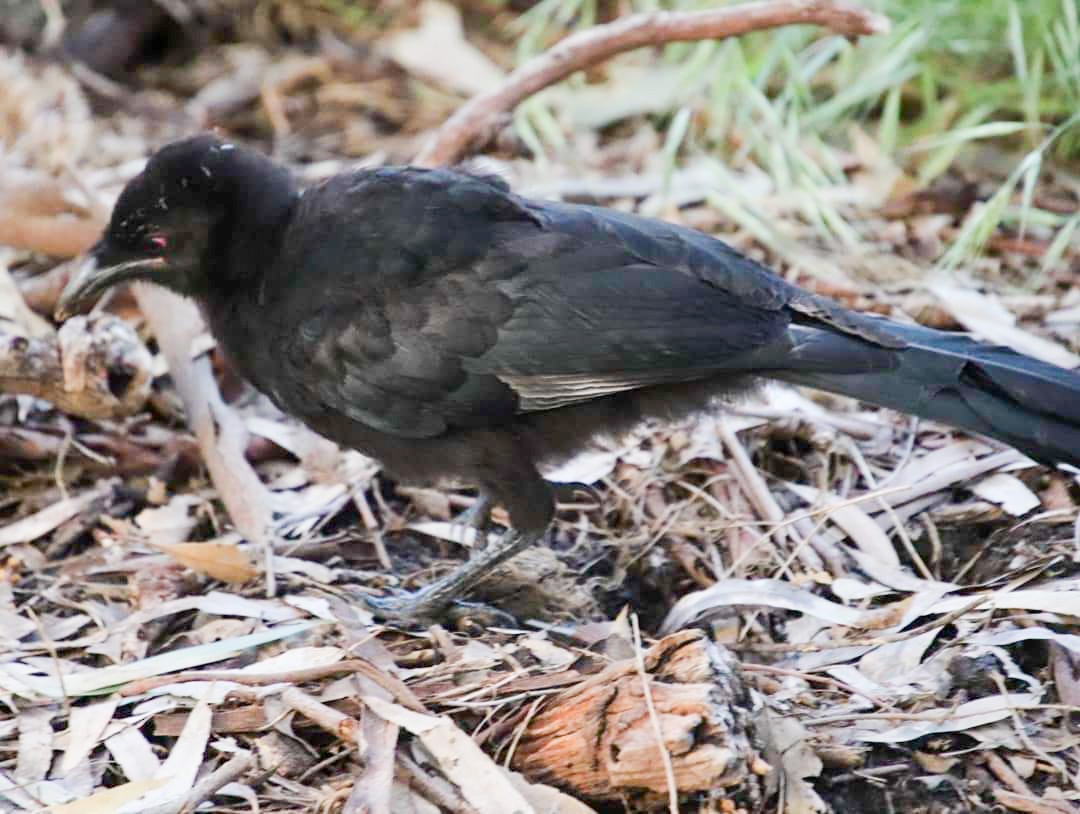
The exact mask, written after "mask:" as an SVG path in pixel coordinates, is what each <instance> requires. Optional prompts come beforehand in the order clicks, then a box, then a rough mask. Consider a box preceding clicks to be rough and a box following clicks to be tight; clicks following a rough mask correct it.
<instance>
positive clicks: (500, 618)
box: [361, 590, 517, 630]
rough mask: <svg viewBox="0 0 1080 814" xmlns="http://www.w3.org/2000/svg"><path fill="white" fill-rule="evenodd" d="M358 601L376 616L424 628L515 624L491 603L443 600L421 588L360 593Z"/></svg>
mask: <svg viewBox="0 0 1080 814" xmlns="http://www.w3.org/2000/svg"><path fill="white" fill-rule="evenodd" d="M361 601H362V602H363V604H364V605H365V606H366V607H367V609H368V610H369V611H370V612H371V614H372V615H373V616H374V617H375V618H376V619H380V620H382V621H384V622H388V623H390V624H392V625H400V626H402V627H427V626H428V625H432V624H435V623H438V622H450V623H451V624H452V625H453V627H454V628H456V629H459V630H464V629H469V628H473V627H476V626H480V627H516V626H517V620H516V619H515V618H514V617H513V616H511V615H510V614H509V613H506V612H505V611H501V610H499V609H498V608H495V607H492V606H491V605H486V604H484V603H482V602H466V601H464V600H461V599H455V600H452V601H450V602H445V601H443V600H441V599H438V598H437V597H433V596H425V591H424V590H419V591H416V592H415V593H406V592H401V593H397V594H391V595H389V596H381V597H373V596H364V597H363V598H362V600H361Z"/></svg>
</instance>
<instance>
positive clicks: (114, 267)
mask: <svg viewBox="0 0 1080 814" xmlns="http://www.w3.org/2000/svg"><path fill="white" fill-rule="evenodd" d="M295 196H296V190H295V186H294V182H293V179H292V177H291V175H290V174H289V172H288V171H287V170H285V169H283V168H281V167H279V166H278V165H276V164H274V163H273V162H272V161H270V159H268V158H266V157H265V156H263V155H261V154H260V153H257V152H255V151H253V150H248V149H245V148H243V147H239V146H236V145H233V144H230V143H228V142H225V141H222V140H221V139H219V138H217V137H216V136H213V135H200V136H194V137H192V138H187V139H184V140H182V141H177V142H174V143H172V144H169V145H167V146H166V147H163V148H162V149H161V150H159V151H158V152H157V153H155V154H154V155H153V156H152V157H151V158H150V160H149V162H147V165H146V168H145V169H144V170H143V171H142V172H141V173H140V174H139V175H138V176H136V177H135V178H133V179H132V180H131V181H130V182H128V185H127V186H126V187H125V188H124V191H123V192H122V193H121V194H120V197H119V199H118V200H117V202H116V206H115V208H114V209H113V213H112V217H111V218H110V220H109V225H108V227H107V228H106V230H105V233H104V235H102V237H101V239H100V240H99V241H98V242H97V243H96V244H95V245H94V246H93V248H91V249H90V251H89V252H88V254H87V257H86V259H85V261H84V262H83V263H81V264H80V265H79V267H78V268H77V270H76V272H75V274H74V275H73V276H72V279H71V281H70V282H69V283H68V285H67V287H66V288H65V289H64V292H63V293H62V294H61V296H60V300H59V302H58V303H57V308H56V315H57V317H58V318H61V319H62V318H64V317H66V316H68V315H70V314H71V313H72V312H73V311H74V310H75V309H76V308H77V307H78V306H79V305H81V304H82V303H84V302H86V301H88V300H90V299H91V298H93V297H95V296H97V295H98V294H100V293H101V292H102V291H104V290H105V289H107V288H109V287H111V286H114V285H116V284H117V283H121V282H125V281H129V280H144V281H147V282H151V283H156V284H158V285H162V286H165V287H166V288H169V289H172V290H173V291H176V292H177V293H179V294H184V295H186V296H196V297H197V296H199V295H201V294H204V293H205V292H206V291H207V290H208V289H209V288H210V285H211V283H212V279H211V276H210V275H214V277H222V278H224V277H227V276H228V275H229V274H230V273H232V271H231V269H230V265H231V264H234V263H233V261H234V259H235V257H236V256H239V255H240V253H239V252H237V251H236V250H237V249H238V248H240V247H241V245H242V244H248V243H250V244H252V245H255V244H257V243H258V241H259V238H263V237H265V234H263V233H265V232H268V231H270V230H271V229H272V227H273V226H275V225H277V224H276V222H275V223H271V222H272V221H275V219H277V220H280V218H281V213H282V212H283V211H286V210H287V209H288V208H289V207H291V205H292V202H293V200H294V198H295Z"/></svg>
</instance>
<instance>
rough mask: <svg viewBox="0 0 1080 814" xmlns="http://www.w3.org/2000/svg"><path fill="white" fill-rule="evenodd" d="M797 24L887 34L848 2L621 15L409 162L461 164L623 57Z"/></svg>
mask: <svg viewBox="0 0 1080 814" xmlns="http://www.w3.org/2000/svg"><path fill="white" fill-rule="evenodd" d="M797 24H812V25H819V26H822V27H824V28H828V29H830V30H832V31H834V32H835V33H837V34H843V35H845V36H849V37H855V36H860V35H868V34H883V33H885V32H887V31H888V30H889V21H888V19H887V18H885V17H882V16H881V15H879V14H875V13H873V12H871V11H869V10H867V9H864V8H862V7H860V6H857V5H855V4H853V3H849V2H846V0H767V1H766V2H757V3H744V4H742V5H737V6H726V7H724V8H719V9H709V10H707V11H664V12H653V13H649V14H637V15H634V16H632V17H626V18H623V19H621V20H616V21H614V22H612V23H608V24H606V25H599V26H596V27H595V28H590V29H588V30H586V31H582V32H579V33H577V34H573V35H571V36H569V37H567V38H566V39H565V40H563V41H562V42H560V43H559V44H558V45H556V46H555V47H554V48H552V49H551V50H549V51H546V52H545V53H543V54H541V55H540V56H537V57H536V58H534V59H532V60H530V61H529V62H527V63H526V64H524V65H522V66H521V67H520V68H518V69H517V70H516V71H514V72H513V73H512V74H510V76H509V77H507V79H506V83H505V84H504V85H503V86H502V87H500V88H498V89H497V90H495V91H493V92H491V93H485V94H481V95H479V96H475V97H473V98H472V99H471V100H469V101H468V102H466V103H465V104H464V105H462V106H461V107H460V108H459V109H458V110H457V112H456V113H454V115H453V116H451V117H450V118H449V119H447V120H446V122H445V123H444V124H443V125H442V127H440V128H439V130H438V132H437V133H436V134H435V138H434V139H433V141H431V142H430V143H429V144H427V145H426V146H425V147H424V149H423V150H421V151H420V154H419V155H418V156H417V157H416V161H415V162H414V163H415V164H417V165H418V166H424V167H434V166H439V165H441V164H452V163H454V162H456V161H460V160H461V159H462V158H463V157H465V155H466V154H468V153H469V152H471V151H475V150H477V149H479V148H480V147H482V146H483V144H484V143H485V142H486V141H487V140H488V139H489V138H490V137H491V135H492V131H493V130H494V128H495V126H496V123H497V121H498V119H499V117H500V116H501V115H502V114H504V113H506V112H508V111H510V110H513V109H514V108H515V107H517V106H518V105H519V104H520V103H521V102H523V101H524V100H525V99H527V98H529V97H530V96H532V95H533V94H535V93H537V92H538V91H541V90H543V89H544V88H546V87H548V86H550V85H553V84H555V83H556V82H559V81H560V80H563V79H565V78H566V77H568V76H570V75H571V74H574V73H576V72H578V71H580V70H583V69H585V68H588V67H590V66H592V65H595V64H597V63H598V62H603V61H604V60H606V59H609V58H610V57H613V56H615V55H616V54H619V53H622V52H623V51H630V50H633V49H635V48H641V47H643V46H646V45H661V44H663V43H667V42H684V41H687V40H713V39H723V38H725V37H732V36H736V35H739V34H746V33H749V32H751V31H761V30H763V29H767V28H776V27H778V26H783V25H797Z"/></svg>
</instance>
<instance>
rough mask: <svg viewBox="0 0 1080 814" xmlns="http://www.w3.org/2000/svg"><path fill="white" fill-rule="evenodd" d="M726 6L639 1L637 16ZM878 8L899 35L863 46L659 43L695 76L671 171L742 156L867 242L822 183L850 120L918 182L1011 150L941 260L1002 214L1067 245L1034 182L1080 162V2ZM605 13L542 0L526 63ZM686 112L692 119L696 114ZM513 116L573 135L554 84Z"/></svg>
mask: <svg viewBox="0 0 1080 814" xmlns="http://www.w3.org/2000/svg"><path fill="white" fill-rule="evenodd" d="M715 5H716V3H701V2H699V3H694V2H688V1H684V0H674V1H672V0H668V2H657V1H656V0H635V2H634V3H633V6H634V8H635V9H636V10H639V11H645V10H650V9H653V8H679V9H692V8H698V7H706V6H715ZM867 5H868V6H869V7H872V8H874V9H876V10H878V11H880V12H882V13H884V14H886V15H887V16H888V17H889V18H890V19H891V20H892V21H893V29H892V31H891V32H890V33H889V34H887V35H884V36H878V37H867V38H863V39H861V40H859V41H857V42H854V43H852V42H849V41H848V40H846V39H844V38H842V37H837V36H829V35H828V34H823V33H822V31H821V30H819V29H815V28H812V27H809V26H800V27H790V28H784V29H778V30H774V31H769V32H761V33H758V34H753V35H750V36H747V37H743V38H739V39H737V40H727V41H724V42H720V43H713V42H708V43H677V44H672V45H669V46H667V47H665V48H664V49H662V53H661V54H660V55H659V56H658V57H657V58H658V59H659V60H661V61H662V62H665V63H668V64H670V65H674V66H677V67H678V69H679V70H680V72H681V73H680V77H681V83H682V85H683V92H682V93H681V95H680V98H679V99H678V100H677V104H675V105H673V108H672V110H671V111H670V114H668V115H667V116H660V117H657V119H656V123H657V126H659V127H662V128H666V129H667V132H666V138H665V142H664V143H665V147H664V157H665V160H666V166H667V168H668V171H669V172H670V169H671V167H673V166H674V163H675V162H676V161H677V160H678V157H679V156H680V155H685V154H687V153H696V154H699V155H701V154H704V155H708V156H712V157H715V158H717V159H719V160H720V161H723V162H724V163H726V164H728V165H730V166H733V167H738V166H740V165H741V164H742V163H744V162H752V163H754V164H756V165H757V166H758V167H760V168H761V169H763V170H765V171H766V172H768V173H769V174H770V176H771V177H772V178H773V180H774V183H775V185H776V187H777V188H778V190H780V191H791V192H793V193H797V194H798V195H799V200H800V201H802V209H803V215H804V217H805V218H806V219H807V220H808V221H809V222H811V223H813V224H814V225H815V226H816V227H817V229H818V231H819V232H820V233H821V235H822V236H823V237H825V238H828V239H831V240H838V241H840V242H848V241H850V240H852V239H854V237H855V235H854V232H853V229H852V227H851V225H850V224H848V223H847V222H846V221H845V219H844V217H843V216H842V215H841V213H840V212H838V211H836V209H835V208H834V207H832V206H830V205H829V204H828V203H826V202H825V200H824V196H822V195H821V194H820V191H821V190H822V189H824V188H825V187H827V186H829V185H830V184H836V183H840V182H842V180H843V179H842V173H841V171H840V169H839V168H838V167H837V166H835V161H834V160H833V156H834V155H835V150H833V149H830V148H832V147H837V146H844V145H845V144H846V140H847V138H848V135H849V132H850V129H851V127H852V126H853V125H858V126H859V127H861V128H862V129H863V130H864V131H866V132H867V133H869V134H870V135H871V136H872V137H873V138H874V139H875V140H876V141H877V144H878V147H879V148H880V149H881V150H882V152H884V153H885V154H886V155H889V156H892V157H893V159H894V160H895V162H896V163H897V164H898V165H899V166H901V167H902V168H903V169H904V170H905V171H906V172H908V173H909V174H910V175H911V176H912V177H913V178H914V179H915V180H916V181H917V182H918V183H919V184H920V185H927V184H930V183H932V182H933V181H934V180H935V179H937V178H939V177H940V176H942V175H943V174H946V173H948V172H950V171H952V170H953V169H954V168H955V167H956V166H957V162H958V161H959V160H960V159H961V158H962V156H963V155H964V153H965V151H966V150H969V149H971V148H972V147H974V146H975V145H976V144H979V145H987V144H989V145H993V146H995V147H997V148H999V149H1000V150H1002V151H1005V152H1007V153H1009V154H1014V155H1015V161H1014V166H1015V169H1014V170H1013V172H1012V173H1010V174H1009V175H1008V176H1007V177H1004V178H999V179H998V180H999V181H1000V183H1001V186H1000V188H999V190H998V194H996V195H994V196H993V197H992V198H991V199H990V200H989V201H987V202H985V203H984V204H983V205H982V206H981V207H979V209H978V211H977V212H976V213H974V214H973V216H972V217H970V218H969V219H968V220H967V222H966V223H965V225H964V228H963V230H962V232H961V234H960V236H959V239H958V240H957V241H956V243H955V244H954V245H953V247H952V249H951V250H950V252H949V254H948V255H947V256H946V257H945V258H944V265H945V266H946V267H950V268H951V267H954V266H956V265H958V264H959V263H961V262H963V261H965V260H967V259H969V258H971V257H973V256H975V255H977V254H978V253H979V252H980V251H981V249H982V247H983V246H984V244H985V242H986V239H987V237H988V236H989V235H990V234H991V233H992V232H993V230H994V229H995V228H997V226H998V225H999V224H1000V223H1002V222H1003V221H1006V222H1008V221H1014V222H1016V223H1018V224H1019V225H1020V226H1021V227H1026V226H1027V225H1029V224H1038V225H1039V227H1040V228H1043V229H1044V230H1049V231H1050V232H1052V233H1053V234H1051V237H1052V238H1061V231H1060V230H1063V229H1067V228H1068V229H1069V231H1068V232H1067V236H1066V237H1065V238H1064V240H1065V241H1066V244H1067V241H1070V240H1075V239H1076V237H1077V229H1076V228H1075V219H1069V218H1063V217H1061V216H1060V215H1055V214H1053V213H1049V212H1040V211H1037V210H1036V209H1035V207H1034V205H1033V195H1032V192H1033V190H1034V188H1035V185H1036V183H1037V181H1038V180H1039V177H1040V172H1041V171H1042V170H1043V169H1044V168H1045V166H1046V164H1047V162H1048V161H1052V162H1055V163H1059V164H1063V165H1067V166H1068V165H1075V164H1077V163H1080V117H1078V115H1077V113H1076V111H1080V12H1078V10H1077V3H1076V0H876V2H875V1H874V0H869V2H867ZM596 15H597V6H596V2H595V0H542V2H540V3H538V4H536V5H535V6H533V7H532V8H531V9H530V10H529V11H528V12H526V13H525V14H523V15H522V16H521V17H520V18H519V20H518V26H519V31H520V34H521V37H520V40H519V59H525V58H526V57H528V56H529V55H530V54H533V53H536V52H538V51H540V50H542V49H543V48H545V47H548V46H549V45H550V44H551V43H552V42H553V41H554V40H555V39H556V38H557V37H558V36H560V35H561V34H562V33H565V32H566V31H568V30H571V29H575V28H580V27H585V26H587V25H591V24H593V23H594V21H595V19H596ZM575 81H576V82H578V83H580V82H581V81H583V80H582V79H581V78H580V77H577V78H575V79H572V80H570V87H573V86H574V82H575ZM690 108H693V110H694V111H695V114H696V115H694V116H693V117H691V116H689V114H688V113H687V112H686V111H687V110H688V109H690ZM517 121H518V124H519V129H520V130H521V132H522V134H523V135H524V136H525V140H526V142H527V143H528V144H529V145H530V147H531V148H532V149H533V150H534V152H536V153H537V154H538V155H539V156H541V157H543V155H544V153H545V152H547V151H551V152H554V153H557V152H559V151H560V150H561V149H562V147H563V146H564V144H563V138H562V136H561V134H560V131H559V127H558V124H557V122H556V120H555V119H554V118H553V117H552V116H551V113H550V111H549V110H548V109H547V106H546V104H545V102H544V96H543V95H541V96H540V97H538V98H537V99H535V100H532V101H531V102H530V104H529V105H528V106H526V107H525V108H523V109H522V111H520V112H519V114H518V116H517ZM1072 168H1073V169H1074V170H1075V166H1073V167H1072ZM1017 196H1019V198H1020V204H1019V206H1016V205H1015V203H1016V198H1017ZM742 203H746V204H747V205H750V202H742ZM742 203H740V206H741V205H742ZM748 217H751V216H750V215H747V216H745V217H744V220H745V219H746V218H748ZM1069 224H1072V226H1071V227H1070V226H1069ZM1055 245H1056V244H1055ZM1063 251H1064V247H1059V254H1060V253H1061V252H1063Z"/></svg>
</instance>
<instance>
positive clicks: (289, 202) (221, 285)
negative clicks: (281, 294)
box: [197, 173, 299, 301]
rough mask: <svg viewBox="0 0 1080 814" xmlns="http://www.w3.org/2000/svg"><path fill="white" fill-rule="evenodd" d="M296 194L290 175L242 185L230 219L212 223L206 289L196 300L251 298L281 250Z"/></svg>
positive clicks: (262, 179)
mask: <svg viewBox="0 0 1080 814" xmlns="http://www.w3.org/2000/svg"><path fill="white" fill-rule="evenodd" d="M298 200H299V193H298V191H297V189H296V186H295V184H294V182H293V180H292V178H291V176H289V175H286V174H284V173H283V174H281V175H279V176H277V177H271V178H267V177H265V176H264V177H262V178H260V184H258V185H252V186H251V187H248V188H245V189H244V190H243V194H242V195H241V196H239V197H238V199H237V200H236V201H235V202H234V204H233V206H232V207H231V217H229V218H227V219H224V220H222V221H221V222H220V223H219V224H217V226H215V228H214V231H213V234H212V235H211V239H210V249H209V251H208V253H207V254H208V256H207V258H206V268H207V271H208V273H207V275H206V279H205V286H206V289H205V290H204V291H202V292H199V294H202V296H201V297H200V296H198V295H197V298H198V299H207V300H211V301H212V300H220V301H227V300H229V299H232V298H233V297H235V296H238V295H243V296H248V297H250V296H251V292H252V291H253V290H254V289H257V288H258V286H259V284H260V281H261V280H262V278H263V276H264V275H265V274H266V272H267V270H268V269H270V268H271V267H272V266H273V264H274V261H275V258H276V257H277V256H278V255H279V254H280V252H281V242H282V239H283V237H284V234H285V232H286V231H287V229H288V226H289V222H290V220H291V218H292V216H293V212H294V211H295V209H296V204H297V201H298Z"/></svg>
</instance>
